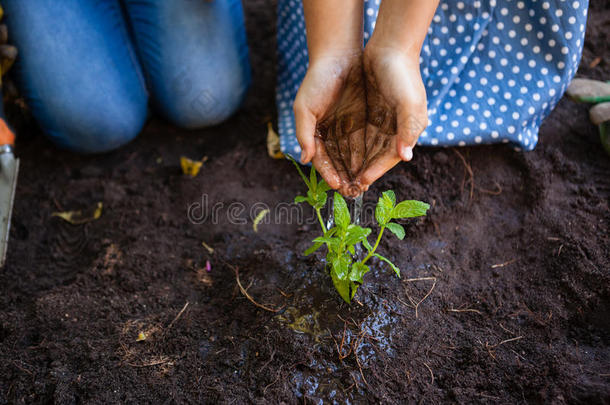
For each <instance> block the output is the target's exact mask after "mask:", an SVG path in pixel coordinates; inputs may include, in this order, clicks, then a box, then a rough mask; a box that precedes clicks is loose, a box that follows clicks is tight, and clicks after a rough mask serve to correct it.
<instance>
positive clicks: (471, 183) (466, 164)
mask: <svg viewBox="0 0 610 405" xmlns="http://www.w3.org/2000/svg"><path fill="white" fill-rule="evenodd" d="M453 151H454V152H455V153H456V154H457V155H458V157H459V158H460V160H461V161H462V163H463V164H464V169H465V170H466V172H467V173H468V175H469V176H470V179H469V181H470V199H469V200H468V201H469V202H470V201H472V198H473V197H474V173H473V171H472V167H471V166H470V164H468V162H467V161H466V159H465V158H464V156H463V155H462V154H461V153H460V152H459V151H458V150H457V149H453ZM465 181H466V180H465V179H464V181H463V182H462V190H463V189H464V184H465Z"/></svg>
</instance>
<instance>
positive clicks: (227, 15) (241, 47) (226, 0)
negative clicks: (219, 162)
mask: <svg viewBox="0 0 610 405" xmlns="http://www.w3.org/2000/svg"><path fill="white" fill-rule="evenodd" d="M123 2H124V4H125V8H126V10H127V14H128V15H129V19H130V21H131V26H132V29H133V35H134V37H135V42H136V47H137V49H138V53H139V55H140V59H141V61H142V65H143V67H144V71H145V74H146V77H147V79H148V86H149V89H150V91H151V96H152V99H153V103H154V105H155V107H156V109H157V110H158V111H159V112H160V113H161V114H162V115H164V116H165V117H166V118H167V119H169V120H170V121H172V122H173V123H175V124H177V125H178V126H181V127H184V128H201V127H205V126H209V125H214V124H217V123H219V122H221V121H223V120H224V119H226V118H227V117H228V116H230V115H231V114H232V113H233V112H234V111H235V110H236V109H237V108H238V107H239V105H240V103H241V101H242V100H243V98H244V95H245V93H246V90H247V88H248V85H249V83H250V67H249V63H248V49H247V44H246V35H245V28H244V16H243V10H242V6H241V2H240V0H213V1H203V0H172V1H167V0H148V1H141V0H123Z"/></svg>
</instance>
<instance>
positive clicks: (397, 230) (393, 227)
mask: <svg viewBox="0 0 610 405" xmlns="http://www.w3.org/2000/svg"><path fill="white" fill-rule="evenodd" d="M385 227H386V228H388V229H389V230H390V231H391V232H392V233H393V234H394V235H396V237H397V238H398V239H400V240H403V239H404V238H405V228H403V227H402V225H400V224H397V223H394V222H388V224H387V225H386V226H385Z"/></svg>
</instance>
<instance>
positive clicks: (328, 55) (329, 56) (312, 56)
mask: <svg viewBox="0 0 610 405" xmlns="http://www.w3.org/2000/svg"><path fill="white" fill-rule="evenodd" d="M362 52H363V49H362V46H356V47H353V46H345V47H341V46H332V47H330V46H329V47H325V48H323V49H310V50H309V65H310V66H311V65H315V64H318V63H323V62H327V61H331V60H333V61H344V62H345V63H346V64H350V63H353V61H354V60H355V59H358V58H361V57H362Z"/></svg>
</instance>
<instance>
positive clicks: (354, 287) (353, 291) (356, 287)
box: [350, 283, 358, 299]
mask: <svg viewBox="0 0 610 405" xmlns="http://www.w3.org/2000/svg"><path fill="white" fill-rule="evenodd" d="M350 286H351V287H352V299H354V295H356V291H358V284H356V283H350Z"/></svg>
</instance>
